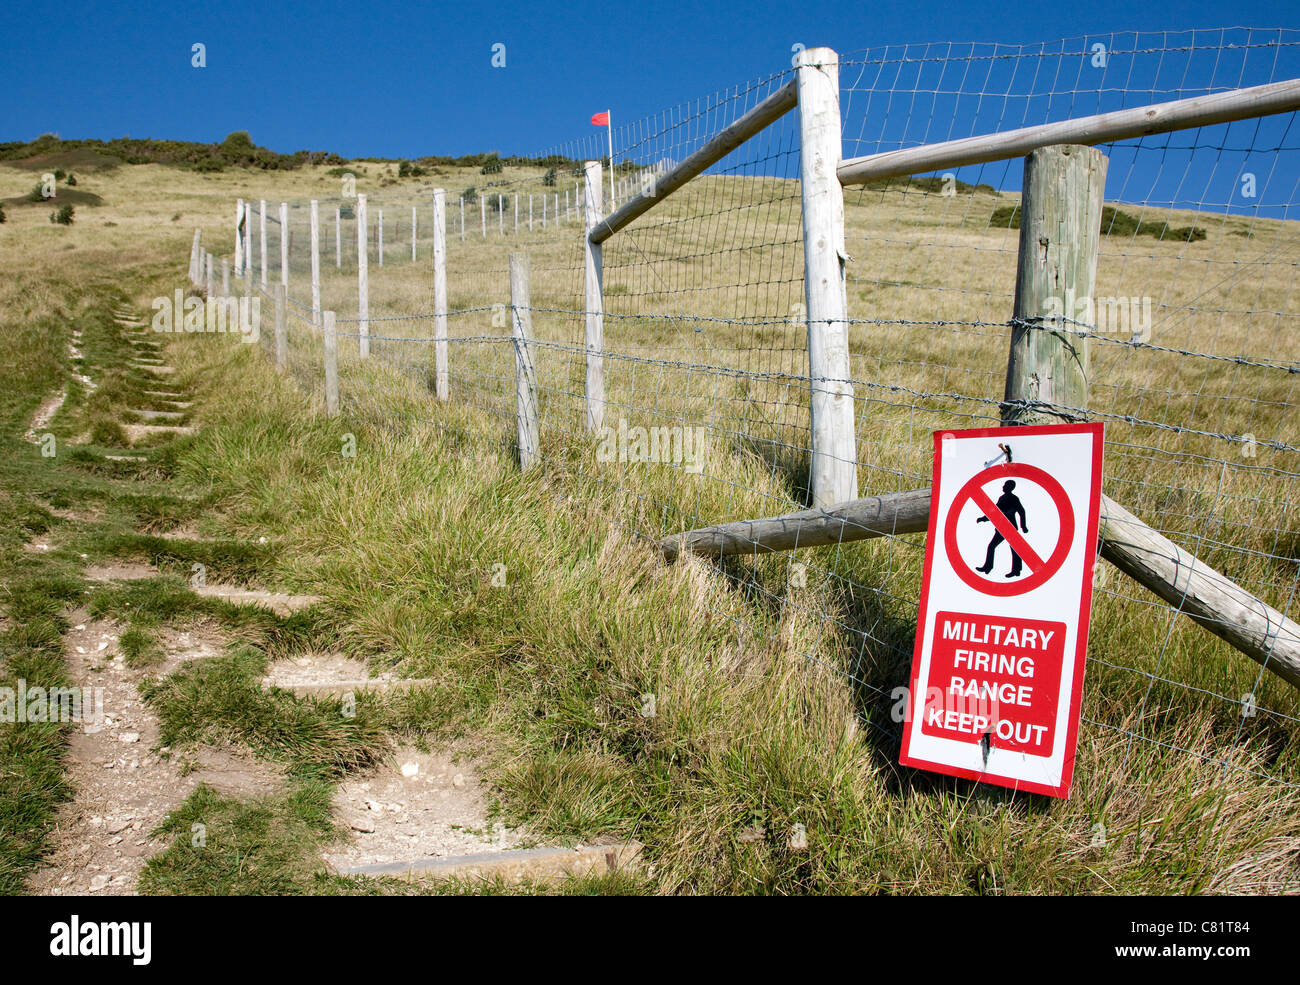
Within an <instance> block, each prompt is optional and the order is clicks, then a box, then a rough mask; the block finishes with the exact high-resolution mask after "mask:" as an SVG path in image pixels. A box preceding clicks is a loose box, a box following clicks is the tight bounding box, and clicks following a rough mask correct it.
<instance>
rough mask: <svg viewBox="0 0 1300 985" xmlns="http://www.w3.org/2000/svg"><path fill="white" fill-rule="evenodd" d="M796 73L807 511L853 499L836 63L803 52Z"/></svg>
mask: <svg viewBox="0 0 1300 985" xmlns="http://www.w3.org/2000/svg"><path fill="white" fill-rule="evenodd" d="M796 72H797V81H798V88H799V137H800V149H799V173H800V185H801V191H802V201H803V255H804V296H805V301H806V304H807V307H808V311H807V319H808V378H809V391H810V394H809V396H810V404H811V407H810V409H811V416H812V463H811V464H812V469H811V482H810V485H811V487H812V488H811V492H812V505H813V506H814V507H819V506H829V505H831V504H832V503H842V502H845V501H847V500H850V499H857V496H858V465H857V452H856V447H855V444H856V442H855V436H854V433H853V384H852V383H851V382H850V380H851V376H850V374H849V326H848V297H847V293H846V288H845V275H844V264H845V261H846V260H847V257H848V254H847V252H846V251H845V246H844V190H843V188H842V187H841V186H840V180H839V177H838V175H837V174H836V168H837V167H838V166H839V163H840V152H841V133H840V90H839V56H838V55H837V54H836V53H835V52H834V51H832V50H831V49H830V48H808V49H806V50H804V51H801V52H800V53H799V55H798V58H797V61H796Z"/></svg>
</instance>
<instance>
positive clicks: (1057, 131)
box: [839, 79, 1300, 185]
mask: <svg viewBox="0 0 1300 985" xmlns="http://www.w3.org/2000/svg"><path fill="white" fill-rule="evenodd" d="M1297 109H1300V79H1289V80H1287V81H1285V82H1270V83H1269V84H1268V85H1262V86H1251V87H1250V88H1248V89H1234V90H1232V91H1231V92H1215V93H1211V94H1210V95H1208V96H1193V97H1192V98H1190V99H1175V100H1172V101H1170V102H1167V103H1155V104H1153V105H1151V106H1139V107H1136V108H1134V109H1120V110H1115V111H1114V112H1111V113H1100V114H1098V115H1096V116H1084V117H1080V118H1079V119H1077V120H1062V121H1061V122H1059V123H1044V124H1041V125H1039V126H1033V127H1023V128H1021V129H1019V130H1008V131H1006V132H1005V133H989V134H982V135H980V136H976V137H963V138H961V139H960V140H946V141H944V142H943V143H938V144H926V145H924V146H921V147H907V148H904V149H902V150H891V151H885V152H884V153H881V154H868V155H867V156H865V157H855V158H852V159H850V160H848V161H845V162H843V163H842V164H841V165H840V167H839V176H840V182H841V183H842V184H845V185H861V184H865V183H866V182H868V181H875V180H877V179H880V178H897V177H900V176H902V175H909V174H927V173H929V172H931V171H938V170H941V169H943V168H959V167H962V166H963V165H966V164H986V163H988V162H989V161H1003V160H1006V159H1008V158H1012V157H1023V156H1024V155H1026V154H1028V153H1029V152H1030V151H1033V150H1037V149H1038V148H1039V147H1049V146H1051V145H1052V144H1087V145H1089V146H1091V145H1094V144H1104V143H1109V142H1111V141H1114V140H1128V139H1129V138H1131V137H1145V136H1148V135H1149V134H1155V133H1168V132H1169V131H1171V130H1187V129H1190V128H1192V127H1206V126H1211V125H1213V124H1215V123H1230V122H1232V121H1233V120H1244V119H1249V118H1252V117H1257V116H1269V115H1271V114H1273V113H1288V112H1292V111H1294V110H1297Z"/></svg>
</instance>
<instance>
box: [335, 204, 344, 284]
mask: <svg viewBox="0 0 1300 985" xmlns="http://www.w3.org/2000/svg"><path fill="white" fill-rule="evenodd" d="M334 266H335V268H336V269H338V270H342V269H343V209H342V207H341V206H338V205H336V206H334Z"/></svg>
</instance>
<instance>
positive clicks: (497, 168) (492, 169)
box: [478, 154, 501, 174]
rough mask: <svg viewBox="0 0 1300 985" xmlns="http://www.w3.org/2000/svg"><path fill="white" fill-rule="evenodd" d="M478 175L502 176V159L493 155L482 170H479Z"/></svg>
mask: <svg viewBox="0 0 1300 985" xmlns="http://www.w3.org/2000/svg"><path fill="white" fill-rule="evenodd" d="M478 173H479V174H500V173H501V158H499V157H497V156H496V155H495V154H493V155H492V157H491V158H489V159H488V161H487V162H486V163H485V164H484V165H483V166H482V167H481V168H479V169H478Z"/></svg>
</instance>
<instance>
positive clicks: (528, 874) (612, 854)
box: [338, 841, 643, 883]
mask: <svg viewBox="0 0 1300 985" xmlns="http://www.w3.org/2000/svg"><path fill="white" fill-rule="evenodd" d="M641 851H642V845H641V843H640V842H636V841H626V842H620V843H619V844H615V845H591V846H586V847H582V848H519V849H511V850H507V851H500V852H480V853H477V854H474V855H451V856H447V857H441V856H440V857H436V858H423V859H416V860H415V861H413V862H381V863H379V864H377V865H360V866H356V867H353V868H346V869H339V870H338V874H339V875H343V876H371V877H375V878H377V877H380V876H396V877H397V878H399V879H408V880H409V879H451V878H458V879H474V880H488V879H502V880H504V881H506V882H512V883H519V882H523V881H524V880H525V879H532V880H537V881H541V882H560V881H562V880H564V879H565V878H567V877H569V876H585V875H604V874H607V873H611V872H630V871H635V870H637V869H640V868H641V867H642V864H643V863H642V860H641Z"/></svg>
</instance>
